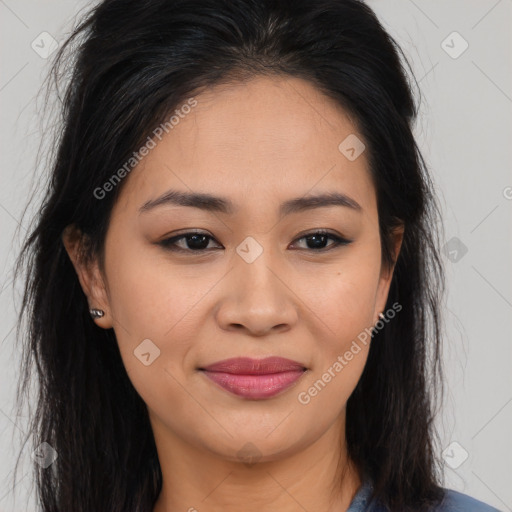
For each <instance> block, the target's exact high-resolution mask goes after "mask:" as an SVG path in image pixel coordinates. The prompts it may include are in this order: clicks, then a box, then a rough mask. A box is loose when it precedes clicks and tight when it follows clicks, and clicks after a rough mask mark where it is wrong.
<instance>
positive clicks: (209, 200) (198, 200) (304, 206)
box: [139, 190, 362, 217]
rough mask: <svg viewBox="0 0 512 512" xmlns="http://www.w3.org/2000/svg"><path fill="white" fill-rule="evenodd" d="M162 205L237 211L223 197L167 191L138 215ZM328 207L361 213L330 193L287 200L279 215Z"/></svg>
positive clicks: (347, 200) (352, 203) (348, 199)
mask: <svg viewBox="0 0 512 512" xmlns="http://www.w3.org/2000/svg"><path fill="white" fill-rule="evenodd" d="M162 205H173V206H189V207H192V208H199V209H201V210H205V211H210V212H218V213H225V214H233V213H234V212H235V211H236V210H237V209H236V208H235V205H234V204H233V203H232V202H231V201H230V200H229V199H226V198H223V197H219V196H213V195H211V194H206V193H198V192H182V191H179V190H168V191H167V192H166V193H165V194H163V195H161V196H160V197H157V198H156V199H151V200H149V201H147V202H145V203H144V204H143V205H142V206H141V208H140V209H139V213H145V212H148V211H150V210H152V209H154V208H156V207H158V206H162ZM329 206H344V207H347V208H350V209H352V210H354V211H357V212H361V211H362V207H361V206H360V205H359V203H357V202H356V201H355V200H354V199H352V198H351V197H349V196H347V195H345V194H342V193H339V192H330V193H325V194H319V195H314V196H303V197H297V198H294V199H289V200H287V201H285V202H284V203H282V204H281V206H280V208H279V214H280V216H281V217H282V216H285V215H289V214H291V213H297V212H303V211H306V210H312V209H315V208H323V207H329Z"/></svg>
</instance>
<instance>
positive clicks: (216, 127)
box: [119, 77, 375, 208]
mask: <svg viewBox="0 0 512 512" xmlns="http://www.w3.org/2000/svg"><path fill="white" fill-rule="evenodd" d="M194 100H195V101H196V102H197V103H192V104H193V105H194V106H193V107H191V108H180V105H178V106H177V107H176V110H175V114H176V115H175V117H174V120H173V127H172V128H171V129H168V133H166V132H165V131H164V132H163V136H162V137H161V140H158V139H154V140H155V142H156V146H155V147H154V148H153V149H151V150H150V151H149V154H147V155H146V156H145V157H144V158H143V159H142V161H141V162H140V163H139V164H138V165H137V166H136V167H135V168H134V170H133V171H132V172H131V173H130V175H129V177H128V178H127V181H128V183H125V184H124V187H123V189H124V190H123V191H122V193H121V197H120V200H119V203H120V205H119V206H120V207H121V206H124V207H129V206H130V205H131V204H132V203H137V205H138V206H141V205H142V204H143V203H144V201H147V200H148V199H151V198H152V197H154V196H156V195H159V194H161V193H162V192H165V190H167V189H169V188H174V189H176V188H178V189H181V190H183V191H187V192H208V193H211V194H215V193H218V195H222V196H230V197H232V198H233V201H235V202H236V201H237V197H241V196H242V195H243V196H244V198H245V199H244V201H245V202H246V203H247V201H249V202H251V201H255V202H257V201H259V202H261V201H267V200H271V199H272V198H275V199H276V200H279V201H282V200H283V199H286V197H288V196H293V197H296V196H299V195H305V194H307V193H308V191H311V192H317V191H326V190H331V189H335V190H337V191H339V192H343V193H347V194H352V195H353V196H357V199H356V200H357V201H358V202H359V203H360V204H361V203H367V204H366V207H367V208H368V207H371V206H372V205H371V204H369V203H372V202H374V199H375V198H374V189H373V185H372V182H371V178H370V173H369V171H368V169H367V159H366V155H365V152H364V151H363V153H362V154H361V155H360V156H359V157H358V158H356V159H355V160H354V159H349V158H347V155H346V153H343V152H342V151H341V150H340V144H341V145H342V148H341V149H343V147H344V146H343V141H345V140H349V141H351V140H352V138H353V137H354V136H356V137H358V139H359V140H360V139H361V136H360V135H358V134H357V129H356V126H355V124H354V123H353V122H352V121H351V120H350V117H349V116H348V114H347V113H346V112H345V111H344V110H343V109H342V107H341V106H340V105H339V104H338V103H336V102H335V101H334V100H332V99H330V98H328V97H326V96H325V95H323V94H322V93H321V92H320V91H319V90H317V89H316V88H315V87H314V86H313V85H311V84H310V83H308V82H306V81H304V80H302V79H298V78H284V77H278V78H277V77H275V78H269V77H258V78H254V79H251V80H249V81H246V82H237V83H231V84H223V85H219V86H215V87H213V88H211V89H208V90H204V91H203V92H201V93H200V94H198V95H197V96H195V97H194ZM188 104H190V102H188ZM184 105H185V103H184ZM176 111H177V112H176ZM171 114H172V113H171ZM169 117H170V116H169ZM356 140H357V139H356ZM356 149H360V148H356ZM363 207H364V205H363Z"/></svg>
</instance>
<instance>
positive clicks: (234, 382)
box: [200, 357, 306, 400]
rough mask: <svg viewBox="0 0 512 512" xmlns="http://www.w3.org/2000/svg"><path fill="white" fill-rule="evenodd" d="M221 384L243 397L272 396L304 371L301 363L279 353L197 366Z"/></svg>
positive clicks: (222, 386)
mask: <svg viewBox="0 0 512 512" xmlns="http://www.w3.org/2000/svg"><path fill="white" fill-rule="evenodd" d="M200 370H201V371H202V372H203V374H204V375H205V376H206V377H208V378H209V379H210V380H212V381H213V382H215V383H216V384H217V385H219V386H220V387H221V388H223V389H225V390H227V391H229V392H231V393H233V394H235V395H237V396H240V397H243V398H247V399H252V400H260V399H265V398H271V397H273V396H275V395H277V394H279V393H281V392H283V391H284V390H285V389H288V388H289V387H290V386H292V385H293V384H294V383H295V382H296V381H297V380H298V379H299V378H300V377H302V375H303V374H304V372H305V371H306V368H305V367H304V365H303V364H301V363H298V362H297V361H292V360H291V359H285V358H282V357H267V358H265V359H252V358H249V357H240V358H233V359H226V360H224V361H219V362H217V363H213V364H211V365H209V366H205V367H204V368H200Z"/></svg>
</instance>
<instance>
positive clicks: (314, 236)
mask: <svg viewBox="0 0 512 512" xmlns="http://www.w3.org/2000/svg"><path fill="white" fill-rule="evenodd" d="M326 238H327V235H311V236H308V237H307V239H308V241H309V240H316V241H317V242H320V244H318V243H314V244H313V248H316V249H318V248H320V249H323V247H324V246H325V239H326ZM320 239H321V240H320ZM308 245H309V244H308ZM310 248H311V247H310Z"/></svg>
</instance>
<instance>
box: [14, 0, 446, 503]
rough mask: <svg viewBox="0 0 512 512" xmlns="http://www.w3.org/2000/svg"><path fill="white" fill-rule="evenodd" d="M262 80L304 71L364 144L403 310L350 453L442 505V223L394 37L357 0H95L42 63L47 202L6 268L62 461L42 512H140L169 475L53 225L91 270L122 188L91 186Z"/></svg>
mask: <svg viewBox="0 0 512 512" xmlns="http://www.w3.org/2000/svg"><path fill="white" fill-rule="evenodd" d="M257 75H266V76H276V75H285V76H286V75H288V76H293V77H299V78H302V79H305V80H307V81H309V82H310V83H312V84H313V85H315V86H316V87H317V88H318V89H319V90H320V91H322V92H323V93H324V94H326V95H327V96H329V97H330V98H332V99H334V100H335V101H337V102H338V103H339V104H340V105H341V106H342V107H343V108H344V109H345V110H346V111H347V112H348V113H349V114H350V115H351V117H352V118H353V119H354V120H355V122H356V123H357V127H358V131H359V133H360V134H361V135H362V136H363V138H364V141H365V144H366V147H367V153H366V154H367V155H368V157H369V162H370V171H371V174H372V177H373V180H374V183H375V187H376V192H377V202H378V214H379V226H380V235H381V243H382V249H383V252H382V254H383V261H384V263H386V264H393V263H394V264H395V272H394V277H393V280H392V283H391V288H390V292H389V297H388V305H387V307H386V309H387V308H388V307H391V305H392V304H394V303H396V302H398V303H399V304H400V305H401V306H402V309H401V311H400V313H399V314H397V316H396V318H395V319H394V320H393V321H390V322H389V323H388V324H387V325H385V327H384V328H383V329H381V330H380V331H378V332H377V333H376V334H375V335H374V342H373V343H372V344H371V349H370V352H369V356H368V360H367V364H366V367H365V369H364V372H363V374H362V377H361V379H360V381H359V383H358V385H357V387H356V389H355V390H354V392H353V394H352V395H351V396H350V398H349V400H348V404H347V421H346V438H347V443H348V450H349V455H350V457H351V458H352V460H353V461H354V462H355V463H356V464H357V467H358V468H359V470H360V471H361V472H362V474H363V473H364V474H365V475H368V476H369V477H370V478H371V479H372V481H373V485H374V490H373V495H374V497H376V498H377V499H379V500H380V502H381V503H382V504H383V505H384V506H386V507H388V508H389V509H390V510H408V509H411V510H423V509H425V510H426V509H427V508H428V507H429V506H432V505H433V504H435V503H436V502H438V501H439V500H440V498H441V497H442V494H443V490H442V487H441V485H440V478H441V477H440V474H441V469H440V468H441V464H440V462H439V460H438V458H437V455H436V454H437V448H436V446H435V445H436V441H437V440H438V437H437V433H436V430H435V428H434V423H433V421H434V418H435V415H436V414H437V405H438V399H439V397H440V396H442V372H441V359H440V343H441V318H440V306H441V298H442V292H443V287H444V276H443V270H442V266H441V263H440V258H439V237H440V234H439V227H440V226H439V218H440V216H439V209H438V206H437V203H436V200H435V197H434V194H433V184H432V182H431V180H430V178H429V175H428V171H427V168H426V165H425V162H424V161H423V159H422V156H421V154H420V151H419V149H418V147H417V144H416V142H415V139H414V137H413V133H412V128H413V123H414V120H415V119H416V115H417V110H418V105H417V103H416V101H415V94H414V93H413V85H416V84H415V81H414V80H413V79H411V77H412V76H413V75H412V72H410V68H409V66H408V64H407V60H406V59H405V57H404V55H403V53H402V51H401V50H400V48H399V47H398V45H397V44H396V42H395V41H394V40H393V38H392V37H390V35H389V34H388V33H387V32H386V31H385V30H384V29H383V27H382V26H381V24H380V23H379V21H378V19H377V18H376V16H375V14H374V13H373V12H372V10H371V9H370V8H369V7H368V6H366V5H365V4H364V3H363V2H361V1H358V0H144V1H141V0H104V1H102V2H100V3H99V4H98V5H97V6H95V7H94V8H92V9H91V10H90V11H88V13H87V15H86V16H85V17H84V18H83V19H82V21H81V23H80V24H79V25H78V26H77V27H75V29H74V31H73V33H72V35H71V36H70V37H69V38H68V39H67V41H66V42H65V44H64V45H63V46H62V47H61V48H60V49H59V51H58V53H57V56H56V58H55V60H54V64H53V67H52V69H51V73H50V76H52V77H53V78H55V81H56V82H57V84H59V83H61V82H63V81H65V92H64V94H63V95H62V97H61V96H59V100H60V102H61V105H60V108H61V112H62V120H61V121H62V122H61V124H60V125H59V127H58V129H57V131H56V135H55V140H54V148H55V154H54V156H53V158H52V159H51V162H50V165H49V171H50V179H49V181H48V186H47V190H46V194H45V198H44V200H43V204H42V206H41V208H40V209H39V210H38V212H37V217H36V222H35V226H34V228H33V230H32V231H31V232H30V233H29V235H28V237H27V238H26V240H25V243H24V245H23V248H22V251H21V253H20V256H19V260H18V263H17V266H16V275H17V276H19V275H20V274H21V270H22V269H23V270H24V271H25V272H24V282H25V292H24V295H23V301H22V307H21V308H20V317H19V324H18V337H19V339H20V340H22V343H23V345H22V346H23V360H22V368H21V376H20V382H19V387H18V396H17V398H18V402H19V403H23V400H24V399H28V398H29V396H28V395H29V389H30V388H29V384H30V379H29V376H30V372H31V369H35V370H36V375H37V382H38V384H39V389H38V394H39V396H38V397H37V410H36V412H35V414H34V415H33V418H32V420H31V424H30V433H31V435H33V445H34V448H35V447H37V446H39V445H40V444H41V443H43V442H47V443H48V444H49V445H50V446H51V447H52V448H53V449H54V450H56V452H57V454H58V458H57V459H56V460H55V462H54V463H53V464H52V465H51V468H43V467H40V466H38V465H37V464H36V465H35V474H36V482H37V490H38V496H39V499H40V503H41V510H42V511H44V512H69V511H70V510H73V511H74V512H91V511H95V512H101V511H108V512H129V511H144V512H145V511H147V512H150V511H151V510H152V507H153V505H154V503H155V501H156V498H157V497H158V494H159V492H160V490H161V485H162V474H161V470H160V465H159V461H158V457H157V452H156V447H155V443H154V439H153V434H152V430H151V426H150V423H149V419H148V413H147V409H146V407H145V404H144V402H143V400H142V399H141V397H140V396H139V395H138V394H137V392H136V390H135V389H134V387H133V386H132V384H131V382H130V380H129V378H128V376H127V373H126V371H125V369H124V366H123V363H122V360H121V357H120V353H119V350H118V346H117V342H116V338H115V335H114V331H113V330H112V329H110V330H104V329H101V328H99V327H97V326H96V325H95V324H94V322H92V321H91V319H90V316H89V313H88V304H87V300H86V297H85V295H84V293H83V292H82V289H81V287H80V285H79V282H78V279H77V275H76V273H75V270H74V268H73V266H72V264H71V262H70V259H69V257H68V255H67V253H66V252H65V250H64V247H63V243H62V240H61V236H62V233H63V230H64V229H65V228H66V226H68V225H71V224H74V225H75V226H76V227H77V228H79V229H80V231H81V232H82V233H83V234H85V235H87V239H88V241H89V243H88V244H87V245H86V246H84V247H83V254H84V257H97V258H99V260H100V262H101V260H102V255H103V244H104V240H105V234H106V231H107V229H108V224H109V216H110V212H111V210H112V206H113V204H114V202H115V201H116V198H117V197H118V194H119V192H120V190H121V188H122V186H123V182H121V183H120V184H119V185H118V186H116V187H114V190H113V191H112V192H111V193H109V194H106V195H105V197H104V198H102V199H98V198H97V194H96V195H95V194H94V191H95V190H97V189H98V187H102V186H103V185H104V184H105V183H106V182H107V181H108V180H109V178H111V176H112V174H113V172H114V171H116V170H117V169H119V168H120V167H121V166H122V165H123V164H124V163H125V162H126V161H127V160H128V159H129V158H130V156H131V155H132V153H133V152H134V151H135V150H136V149H137V148H139V147H140V146H141V145H142V143H143V142H144V141H145V140H146V139H147V137H148V136H150V135H151V134H152V132H153V130H154V128H155V127H156V126H158V125H159V124H160V123H162V122H164V121H165V120H166V119H167V118H168V116H169V114H170V113H171V112H172V111H173V110H175V109H176V108H177V107H178V106H179V105H180V104H182V103H184V102H185V101H186V99H187V98H190V97H191V96H192V95H193V94H196V93H197V92H198V91H201V90H203V89H204V88H206V87H209V86H213V85H216V84H219V83H226V82H230V81H238V80H242V79H249V78H251V77H253V76H257ZM50 82H51V81H50ZM57 90H58V89H57ZM340 142H341V141H340ZM400 223H403V225H404V228H405V232H404V239H403V244H402V249H401V252H400V254H399V257H398V259H397V260H396V261H393V256H392V252H391V240H392V238H391V235H392V232H393V229H394V228H395V227H396V226H397V225H399V224H400ZM30 401H32V400H30Z"/></svg>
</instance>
